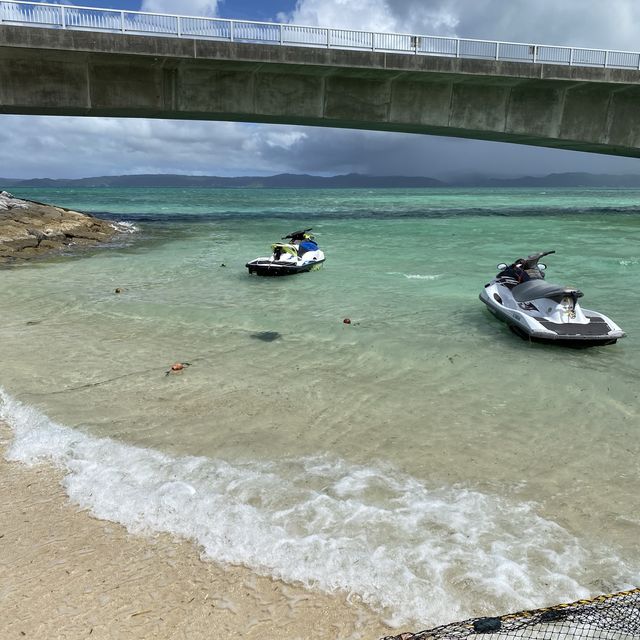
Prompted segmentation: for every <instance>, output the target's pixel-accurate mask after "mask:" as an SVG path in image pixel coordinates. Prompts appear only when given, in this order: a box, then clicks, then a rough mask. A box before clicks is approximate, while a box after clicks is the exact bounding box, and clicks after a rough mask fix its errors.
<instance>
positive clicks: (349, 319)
mask: <svg viewBox="0 0 640 640" xmlns="http://www.w3.org/2000/svg"><path fill="white" fill-rule="evenodd" d="M342 322H344V323H345V324H351V318H345V319H344V320H343V321H342Z"/></svg>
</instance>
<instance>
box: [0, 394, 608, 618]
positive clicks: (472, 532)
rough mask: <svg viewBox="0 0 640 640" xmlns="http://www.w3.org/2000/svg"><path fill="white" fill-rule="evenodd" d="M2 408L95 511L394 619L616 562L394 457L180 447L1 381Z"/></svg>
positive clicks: (507, 600) (548, 591) (512, 594)
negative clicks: (126, 438) (113, 429)
mask: <svg viewBox="0 0 640 640" xmlns="http://www.w3.org/2000/svg"><path fill="white" fill-rule="evenodd" d="M0 418H2V419H3V420H5V421H6V422H7V423H9V424H10V425H11V427H12V428H13V430H14V434H15V438H14V441H13V443H12V445H11V446H10V448H9V450H8V454H7V456H8V458H10V459H12V460H17V461H21V462H23V463H26V464H36V463H38V462H40V461H43V460H50V461H52V462H54V463H55V464H57V465H59V466H61V467H62V468H63V469H65V471H66V476H65V479H64V487H65V489H66V491H67V493H68V495H69V497H70V498H71V500H72V501H73V502H74V503H76V504H78V505H80V506H81V507H83V508H87V509H89V510H90V511H91V513H92V514H93V515H95V516H96V517H98V518H102V519H106V520H111V521H114V522H119V523H121V524H123V525H125V526H126V527H127V528H128V529H129V530H130V531H132V532H142V531H164V532H169V533H173V534H176V535H178V536H182V537H184V538H188V539H191V540H194V541H196V542H197V543H198V544H200V545H202V547H203V548H204V551H205V553H206V554H207V555H208V556H209V557H211V558H213V559H214V560H217V561H219V562H221V563H231V564H240V565H245V566H247V567H249V568H251V569H253V570H254V571H256V572H258V573H261V574H264V575H269V576H273V577H275V578H281V579H283V580H285V581H288V582H301V583H303V584H304V585H307V586H309V587H314V588H319V589H322V590H324V591H326V592H335V591H336V590H341V591H346V592H349V593H352V594H357V595H358V596H359V597H360V598H361V599H362V600H363V601H364V602H366V603H368V604H369V605H371V606H372V607H373V608H375V609H377V610H379V611H381V612H382V613H383V615H385V616H387V618H388V621H389V622H390V623H391V624H393V625H401V624H409V623H411V622H413V623H416V624H421V623H422V624H426V623H428V624H441V623H444V622H449V621H452V620H456V619H460V618H466V617H469V616H470V615H472V614H473V613H477V612H479V611H481V610H483V608H485V607H486V603H492V604H493V605H494V607H495V612H506V611H511V610H514V609H521V608H527V607H533V606H539V605H540V604H541V600H540V598H541V596H542V597H544V602H553V601H554V600H557V601H566V600H567V599H569V600H571V599H575V598H580V597H585V596H587V595H588V591H587V589H585V588H584V587H583V586H581V582H582V581H583V579H587V576H586V575H585V567H586V566H587V565H589V564H591V565H593V564H598V563H599V569H598V570H599V571H603V570H608V571H618V570H620V567H621V565H620V563H619V562H618V561H617V560H616V559H615V558H611V559H610V560H609V561H608V562H603V559H602V558H600V559H596V560H595V561H594V559H593V558H590V557H589V553H588V552H587V551H586V550H584V549H583V548H582V547H581V546H580V544H579V542H578V541H577V540H576V539H575V538H574V537H573V536H571V535H570V534H568V533H567V532H566V531H565V530H564V529H562V528H561V527H560V526H558V525H557V524H555V523H553V522H550V521H548V520H544V519H542V518H540V517H539V516H538V515H536V513H535V509H534V507H533V506H532V505H530V504H513V503H511V502H509V501H508V500H505V499H503V498H501V497H499V496H495V495H488V494H483V493H480V492H477V491H472V490H470V489H466V488H463V487H445V488H429V487H427V486H425V485H424V484H423V483H421V482H420V481H418V480H417V479H415V478H412V477H410V476H407V475H405V474H402V473H399V472H398V471H396V470H393V469H389V468H387V469H385V468H382V467H379V468H377V467H373V466H371V467H365V466H357V465H353V464H350V463H348V462H346V461H344V460H340V459H337V458H335V457H330V456H316V457H306V458H302V459H294V460H285V461H271V462H269V461H252V462H247V463H234V464H230V463H228V462H225V461H223V460H215V459H210V458H205V457H188V456H185V457H172V456H169V455H166V454H163V453H160V452H158V451H154V450H149V449H143V448H139V447H134V446H129V445H126V444H122V443H119V442H117V441H114V440H110V439H106V438H94V437H91V436H89V435H86V434H84V433H82V432H80V431H77V430H73V429H70V428H68V427H65V426H63V425H59V424H56V423H54V422H52V421H51V420H49V419H48V418H47V417H46V416H45V415H44V414H42V413H41V412H39V411H38V410H36V409H35V408H33V407H30V406H28V405H25V404H22V403H20V402H18V401H16V400H15V399H13V398H11V397H10V396H9V395H8V394H7V393H5V392H4V391H3V390H2V389H0ZM605 577H607V576H605ZM487 613H490V612H487Z"/></svg>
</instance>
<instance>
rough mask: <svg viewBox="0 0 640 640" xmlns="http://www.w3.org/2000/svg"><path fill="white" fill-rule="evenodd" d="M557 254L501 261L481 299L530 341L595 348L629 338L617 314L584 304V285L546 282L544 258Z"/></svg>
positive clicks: (512, 328)
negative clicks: (581, 302) (613, 317)
mask: <svg viewBox="0 0 640 640" xmlns="http://www.w3.org/2000/svg"><path fill="white" fill-rule="evenodd" d="M551 253H555V251H545V252H543V253H534V254H532V255H530V256H529V257H528V258H519V259H518V260H516V261H515V262H513V263H512V264H510V265H507V264H505V263H501V264H499V265H498V267H497V268H498V269H499V273H498V275H497V276H496V277H495V278H494V279H493V280H492V281H491V282H489V284H486V285H485V286H484V290H483V291H482V292H481V293H480V300H482V302H484V303H485V304H486V305H487V307H488V309H489V311H491V313H493V315H495V316H496V317H497V318H498V319H500V320H502V321H503V322H506V323H507V325H508V326H509V328H510V329H511V330H512V331H513V332H514V333H515V334H517V335H519V336H520V337H521V338H524V339H525V340H532V341H534V342H547V343H554V344H563V345H567V346H573V347H592V346H597V345H605V344H614V343H615V342H616V340H618V338H623V337H624V336H625V333H624V331H622V329H621V328H620V327H619V326H618V325H617V324H616V323H615V322H614V321H613V320H611V318H608V317H607V316H605V315H604V314H603V313H599V312H597V311H591V310H589V309H583V308H582V307H581V306H580V305H579V304H578V298H581V297H582V296H583V295H584V294H583V293H582V291H580V289H576V288H575V287H564V286H562V285H557V284H551V283H549V282H546V281H545V280H544V276H545V269H546V265H544V264H542V263H539V262H538V260H540V258H542V257H543V256H547V255H549V254H551Z"/></svg>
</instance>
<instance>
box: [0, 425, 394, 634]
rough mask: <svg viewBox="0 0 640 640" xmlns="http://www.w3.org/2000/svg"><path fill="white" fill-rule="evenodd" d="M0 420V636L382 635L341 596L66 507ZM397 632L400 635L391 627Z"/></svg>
mask: <svg viewBox="0 0 640 640" xmlns="http://www.w3.org/2000/svg"><path fill="white" fill-rule="evenodd" d="M11 437H12V434H11V431H10V429H9V427H8V426H7V425H4V424H2V423H0V612H1V614H0V638H2V640H13V639H14V638H15V639H21V638H25V637H26V638H38V639H39V640H54V639H65V640H76V639H79V638H91V639H92V640H94V639H96V640H98V639H101V638H123V639H124V638H126V639H128V640H138V639H142V638H154V639H163V638H167V639H171V640H174V639H181V638H185V639H189V640H199V639H200V638H207V639H208V640H211V639H225V640H226V639H231V638H244V639H248V640H251V639H252V638H256V639H257V638H261V639H272V638H273V639H274V640H275V639H277V640H297V639H300V640H302V639H314V640H315V639H318V640H320V639H322V640H324V639H327V640H328V639H331V640H347V639H351V640H355V639H357V638H362V639H364V638H367V639H373V640H375V639H377V638H380V637H381V636H384V635H388V634H390V633H392V630H391V629H390V628H389V627H387V626H386V625H384V623H382V622H381V621H380V618H379V616H377V615H376V614H375V613H373V612H372V611H370V610H369V609H368V608H367V607H365V606H364V605H362V604H361V603H359V602H353V601H348V600H347V598H346V596H345V595H344V594H343V595H335V596H330V595H326V594H323V593H319V592H315V591H311V590H307V589H304V588H303V587H300V586H292V585H288V584H285V583H283V582H280V581H277V580H273V579H271V578H266V577H262V576H258V575H256V574H254V573H252V572H251V571H249V570H248V569H245V568H243V567H228V568H225V567H222V566H220V565H219V564H216V563H214V562H212V561H207V560H202V559H201V558H200V555H199V552H198V549H197V547H196V546H195V545H194V544H192V543H190V542H188V541H182V540H176V539H174V538H172V537H171V536H168V535H149V536H145V535H133V534H130V533H128V532H127V530H126V529H125V528H124V527H122V526H120V525H117V524H114V523H111V522H105V521H102V520H98V519H96V518H94V517H92V516H91V515H90V514H89V513H88V512H86V511H82V510H80V509H79V508H78V507H77V506H75V505H73V504H71V503H70V502H69V500H68V498H67V496H66V494H65V493H64V490H63V488H62V486H61V484H60V482H61V479H62V472H61V471H60V470H59V469H57V468H55V467H53V466H52V465H47V464H40V465H38V466H35V467H28V466H26V465H23V464H20V463H16V462H8V461H7V460H6V459H5V452H6V448H7V445H8V444H9V443H10V441H11ZM396 633H397V631H396Z"/></svg>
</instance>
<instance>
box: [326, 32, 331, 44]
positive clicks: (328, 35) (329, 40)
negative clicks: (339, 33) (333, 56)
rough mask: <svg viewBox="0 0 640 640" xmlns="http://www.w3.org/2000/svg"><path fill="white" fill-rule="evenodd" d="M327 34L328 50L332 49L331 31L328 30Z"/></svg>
mask: <svg viewBox="0 0 640 640" xmlns="http://www.w3.org/2000/svg"><path fill="white" fill-rule="evenodd" d="M326 32H327V49H329V48H330V47H331V29H326Z"/></svg>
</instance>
